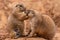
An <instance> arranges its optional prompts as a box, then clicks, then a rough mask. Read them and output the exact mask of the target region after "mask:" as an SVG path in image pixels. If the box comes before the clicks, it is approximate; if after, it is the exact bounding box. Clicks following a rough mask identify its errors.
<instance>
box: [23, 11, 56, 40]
mask: <svg viewBox="0 0 60 40" xmlns="http://www.w3.org/2000/svg"><path fill="white" fill-rule="evenodd" d="M27 11H28V17H29V18H28V19H27V20H26V22H27V21H28V22H27V23H26V24H27V25H26V26H25V30H24V35H25V36H26V35H27V36H28V37H33V36H34V35H35V34H36V35H37V36H40V37H43V38H45V39H47V40H52V39H53V37H54V35H55V32H56V26H55V23H54V21H53V20H52V19H51V18H50V17H49V16H48V15H43V14H39V13H36V12H34V11H33V10H27Z"/></svg>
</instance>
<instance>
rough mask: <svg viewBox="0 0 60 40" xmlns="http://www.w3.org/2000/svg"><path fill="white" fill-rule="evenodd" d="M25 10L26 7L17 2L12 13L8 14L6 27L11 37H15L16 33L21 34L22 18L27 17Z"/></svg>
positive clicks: (22, 27)
mask: <svg viewBox="0 0 60 40" xmlns="http://www.w3.org/2000/svg"><path fill="white" fill-rule="evenodd" d="M25 10H26V9H25V7H24V6H23V5H21V4H17V5H16V6H15V7H14V8H13V11H12V14H10V15H9V17H8V27H7V28H8V31H9V32H10V36H11V38H15V37H16V34H17V33H18V34H19V35H20V36H23V30H24V20H25V19H27V16H26V14H25ZM15 31H16V32H15ZM18 34H17V35H18ZM19 35H18V36H19Z"/></svg>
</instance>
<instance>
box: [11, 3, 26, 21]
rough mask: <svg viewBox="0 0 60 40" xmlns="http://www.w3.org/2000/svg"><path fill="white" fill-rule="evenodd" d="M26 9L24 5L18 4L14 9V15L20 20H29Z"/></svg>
mask: <svg viewBox="0 0 60 40" xmlns="http://www.w3.org/2000/svg"><path fill="white" fill-rule="evenodd" d="M25 11H26V8H25V7H24V6H23V5H22V4H17V5H16V6H15V8H14V9H13V12H12V13H13V15H14V16H15V17H16V18H17V19H19V20H25V19H27V16H26V15H27V14H26V13H25Z"/></svg>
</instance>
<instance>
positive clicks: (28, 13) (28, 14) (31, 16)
mask: <svg viewBox="0 0 60 40" xmlns="http://www.w3.org/2000/svg"><path fill="white" fill-rule="evenodd" d="M26 14H27V16H28V18H33V17H34V16H35V12H34V11H33V10H27V13H26Z"/></svg>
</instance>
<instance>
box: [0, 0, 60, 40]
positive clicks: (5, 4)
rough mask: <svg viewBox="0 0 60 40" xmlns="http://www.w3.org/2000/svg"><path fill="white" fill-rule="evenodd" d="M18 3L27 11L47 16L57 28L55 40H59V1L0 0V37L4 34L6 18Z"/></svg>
mask: <svg viewBox="0 0 60 40" xmlns="http://www.w3.org/2000/svg"><path fill="white" fill-rule="evenodd" d="M18 3H21V4H23V5H24V6H25V7H27V9H33V10H37V11H38V12H40V13H43V14H46V15H49V16H50V17H51V18H52V19H53V20H54V22H55V24H56V26H57V33H56V36H55V40H60V0H0V35H1V34H2V35H3V34H5V31H4V30H6V29H5V28H6V24H7V18H8V16H9V15H10V14H11V12H12V8H13V7H14V5H15V4H18ZM6 33H7V32H6ZM5 35H6V34H5Z"/></svg>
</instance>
